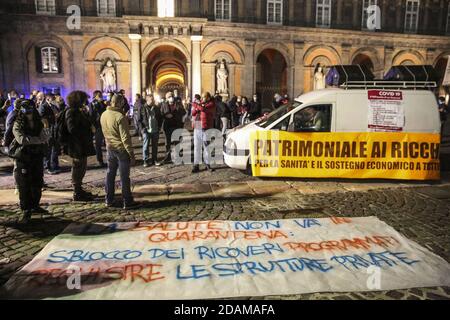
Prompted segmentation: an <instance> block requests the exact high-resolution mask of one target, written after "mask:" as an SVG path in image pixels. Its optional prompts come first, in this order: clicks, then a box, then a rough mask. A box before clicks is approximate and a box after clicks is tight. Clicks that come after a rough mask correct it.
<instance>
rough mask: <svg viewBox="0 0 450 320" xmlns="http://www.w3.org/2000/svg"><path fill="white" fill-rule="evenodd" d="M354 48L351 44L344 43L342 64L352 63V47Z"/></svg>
mask: <svg viewBox="0 0 450 320" xmlns="http://www.w3.org/2000/svg"><path fill="white" fill-rule="evenodd" d="M351 48H352V45H351V44H348V43H343V44H342V58H341V63H342V64H352V61H350V59H351V57H350V49H351Z"/></svg>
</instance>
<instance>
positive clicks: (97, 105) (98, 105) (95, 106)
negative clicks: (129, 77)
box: [89, 100, 106, 130]
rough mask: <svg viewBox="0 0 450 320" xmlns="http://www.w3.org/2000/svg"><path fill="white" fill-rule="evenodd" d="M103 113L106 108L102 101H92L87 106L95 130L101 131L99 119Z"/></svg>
mask: <svg viewBox="0 0 450 320" xmlns="http://www.w3.org/2000/svg"><path fill="white" fill-rule="evenodd" d="M105 111H106V106H105V104H104V103H103V101H98V100H94V101H92V102H91V103H90V104H89V116H90V117H91V121H92V123H93V124H94V126H95V128H96V129H97V130H101V125H100V118H101V117H102V114H103V112H105Z"/></svg>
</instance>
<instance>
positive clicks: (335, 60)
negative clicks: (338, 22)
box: [303, 45, 341, 65]
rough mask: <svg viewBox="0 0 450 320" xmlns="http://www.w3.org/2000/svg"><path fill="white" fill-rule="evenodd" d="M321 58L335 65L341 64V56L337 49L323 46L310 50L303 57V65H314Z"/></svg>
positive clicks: (313, 47)
mask: <svg viewBox="0 0 450 320" xmlns="http://www.w3.org/2000/svg"><path fill="white" fill-rule="evenodd" d="M320 56H322V57H326V58H327V59H328V60H329V61H330V63H331V64H333V65H336V64H340V63H341V56H340V54H339V53H338V52H337V51H336V49H334V48H332V47H329V46H323V45H317V46H312V47H310V48H308V50H306V52H305V54H304V56H303V63H304V64H305V65H312V64H313V62H314V59H316V58H317V57H320Z"/></svg>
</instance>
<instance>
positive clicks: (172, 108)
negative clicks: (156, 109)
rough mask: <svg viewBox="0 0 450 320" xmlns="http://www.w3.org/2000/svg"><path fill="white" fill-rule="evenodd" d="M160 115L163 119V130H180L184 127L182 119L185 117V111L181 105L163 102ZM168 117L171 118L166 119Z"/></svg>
mask: <svg viewBox="0 0 450 320" xmlns="http://www.w3.org/2000/svg"><path fill="white" fill-rule="evenodd" d="M161 114H162V116H163V118H164V124H163V128H164V130H168V129H181V128H183V127H184V124H183V117H184V116H185V115H186V110H184V108H183V106H182V105H181V104H179V103H175V104H173V105H169V104H168V103H167V102H165V103H164V104H163V105H162V107H161ZM169 115H172V117H171V118H168V116H169Z"/></svg>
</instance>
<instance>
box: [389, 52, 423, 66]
mask: <svg viewBox="0 0 450 320" xmlns="http://www.w3.org/2000/svg"><path fill="white" fill-rule="evenodd" d="M405 61H411V62H412V63H414V64H415V65H421V64H424V63H425V58H424V57H423V56H422V54H421V53H420V52H418V51H416V50H411V49H408V50H401V51H399V52H397V54H395V55H394V58H393V59H392V65H393V66H397V65H401V64H402V63H404V62H405Z"/></svg>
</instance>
